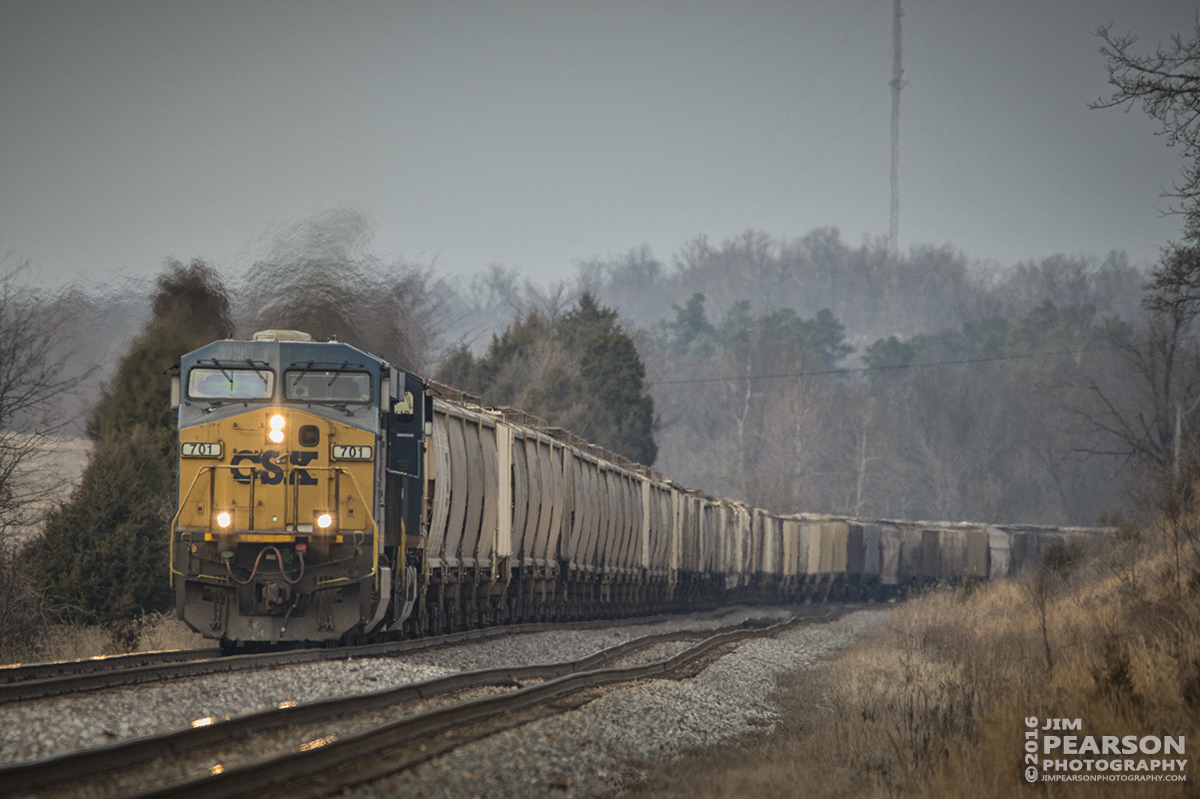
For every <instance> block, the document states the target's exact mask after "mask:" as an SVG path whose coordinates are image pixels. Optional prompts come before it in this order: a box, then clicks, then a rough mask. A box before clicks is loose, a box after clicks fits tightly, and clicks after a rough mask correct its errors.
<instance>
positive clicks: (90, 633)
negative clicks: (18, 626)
mask: <svg viewBox="0 0 1200 799" xmlns="http://www.w3.org/2000/svg"><path fill="white" fill-rule="evenodd" d="M212 645H213V642H212V641H209V640H207V639H205V638H204V637H203V636H201V635H199V634H197V633H194V632H192V631H191V630H190V629H189V628H188V626H187V625H186V624H184V623H183V622H182V621H179V620H178V619H176V618H175V617H174V616H172V615H171V614H166V613H151V614H147V615H146V616H143V617H142V618H141V619H139V620H138V621H135V622H130V623H129V625H128V626H125V627H122V628H120V629H113V628H109V627H83V626H78V625H65V624H60V625H54V626H52V627H50V628H49V629H47V630H46V631H45V632H44V634H43V635H42V636H41V637H40V638H39V639H38V640H36V641H30V642H28V644H27V645H26V646H25V647H23V648H22V651H21V652H20V653H13V654H10V656H9V659H11V660H13V661H14V662H15V661H18V660H19V661H23V662H41V661H54V660H77V659H80V658H91V657H100V656H103V655H120V654H124V653H127V652H153V651H157V650H162V649H199V648H203V647H207V646H212ZM14 655H15V657H14Z"/></svg>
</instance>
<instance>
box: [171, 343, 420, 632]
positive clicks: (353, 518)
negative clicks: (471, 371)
mask: <svg viewBox="0 0 1200 799" xmlns="http://www.w3.org/2000/svg"><path fill="white" fill-rule="evenodd" d="M426 399H427V398H426V395H425V388H424V383H423V381H422V380H420V379H419V378H417V377H416V376H415V375H411V374H407V373H404V372H401V371H400V370H397V369H395V368H393V367H391V366H389V365H388V364H387V363H385V362H384V361H381V360H380V359H378V358H376V357H374V356H372V355H368V354H367V353H365V352H362V351H361V350H358V349H356V348H354V347H351V346H349V345H347V344H343V343H339V342H316V341H313V340H312V338H311V337H310V336H308V335H307V334H304V333H298V332H295V331H282V330H278V331H263V332H261V333H257V334H255V335H254V337H253V339H252V340H250V341H218V342H215V343H213V344H209V345H208V346H206V347H203V348H201V349H199V350H196V351H195V352H191V353H189V354H187V355H185V356H184V357H183V358H182V359H181V360H180V371H179V375H178V376H177V378H175V380H174V382H173V390H172V400H173V403H175V404H177V406H178V411H179V440H178V447H179V452H178V455H179V462H178V465H179V472H178V473H179V499H178V507H177V512H176V514H175V517H174V519H173V521H172V525H171V580H172V584H173V587H174V590H175V596H176V607H177V611H178V614H179V616H180V617H181V618H183V619H184V620H185V621H186V622H187V623H188V624H189V625H190V626H191V627H192V628H193V629H195V630H196V631H198V632H200V633H202V634H204V635H206V636H209V637H213V638H219V639H221V640H222V641H226V642H242V641H260V642H279V641H336V640H339V639H343V638H345V637H354V636H357V635H362V634H367V633H379V632H381V631H383V630H385V629H387V628H398V627H399V625H401V624H402V623H403V621H404V620H405V619H406V618H407V616H408V615H409V614H410V613H411V611H412V607H413V602H414V600H415V588H416V586H415V580H416V574H417V569H416V566H415V564H416V563H418V562H419V551H420V537H419V531H420V529H421V517H422V513H423V505H424V500H423V493H422V492H423V484H422V480H421V474H422V465H423V461H424V439H425V431H426V427H427V417H426V411H427V410H432V409H431V407H430V405H429V404H428V403H427V402H426ZM409 530H412V531H414V532H416V533H418V535H414V536H409V535H407V532H408V531H409ZM410 549H411V550H412V552H411V554H410Z"/></svg>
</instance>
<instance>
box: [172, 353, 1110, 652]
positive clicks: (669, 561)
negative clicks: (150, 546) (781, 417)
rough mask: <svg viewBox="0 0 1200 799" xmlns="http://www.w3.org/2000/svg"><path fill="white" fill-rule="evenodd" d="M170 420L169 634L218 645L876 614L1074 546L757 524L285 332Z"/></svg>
mask: <svg viewBox="0 0 1200 799" xmlns="http://www.w3.org/2000/svg"><path fill="white" fill-rule="evenodd" d="M172 402H173V403H174V404H175V405H177V407H178V412H179V441H178V454H179V462H178V466H179V469H178V475H179V499H178V507H177V511H176V513H175V516H174V518H173V520H172V523H171V558H170V562H171V580H172V585H173V587H174V590H175V596H176V607H177V612H178V615H179V616H180V617H181V618H182V619H184V620H185V621H186V622H187V623H188V624H189V625H190V626H191V627H192V628H193V629H195V630H196V631H197V632H200V633H202V634H204V635H205V636H208V637H210V638H217V639H220V640H221V642H222V644H223V645H226V646H233V645H239V644H247V643H254V644H266V643H272V644H277V643H280V642H305V641H307V642H319V641H324V642H334V641H346V642H357V641H363V640H370V639H381V638H386V637H398V636H405V635H423V634H434V633H438V632H443V631H448V630H453V629H457V628H461V627H466V626H477V625H484V624H501V623H506V622H512V621H526V620H542V619H567V618H581V617H586V616H615V615H622V614H631V613H641V612H649V611H654V610H670V609H681V608H696V607H706V606H712V605H715V604H717V603H722V602H733V601H753V600H774V601H790V600H798V599H805V600H811V599H816V600H820V599H825V598H829V597H833V598H840V597H856V598H872V597H883V596H888V595H891V594H894V593H896V592H898V591H901V590H903V589H905V588H906V587H908V586H911V585H913V584H919V583H922V582H928V581H933V580H956V579H961V578H963V577H968V576H975V577H978V578H988V577H998V576H1005V575H1007V574H1010V573H1013V572H1015V571H1016V570H1018V569H1019V568H1021V566H1022V565H1024V564H1027V563H1031V562H1035V561H1037V560H1038V559H1039V558H1040V555H1041V550H1042V549H1043V548H1044V547H1045V546H1046V545H1047V544H1048V543H1050V542H1051V541H1055V540H1061V539H1062V538H1064V537H1072V536H1086V535H1089V533H1088V532H1087V531H1079V530H1058V529H1051V528H1002V527H997V526H985V525H970V524H935V525H931V524H928V523H920V522H884V521H871V520H860V519H850V518H838V517H829V516H815V515H810V514H801V515H790V516H779V515H775V514H771V513H769V512H767V511H765V510H761V509H757V508H750V507H748V506H746V505H744V504H742V503H740V502H735V501H731V500H722V499H714V498H712V497H708V496H706V495H704V494H703V493H701V492H698V491H694V490H691V489H687V488H685V487H682V486H679V485H677V484H675V483H672V482H671V481H669V480H666V479H664V478H663V477H662V475H660V474H658V473H657V472H655V471H654V470H652V469H649V468H647V467H645V466H640V465H637V464H633V463H631V462H629V461H627V460H625V459H624V458H621V457H619V456H617V455H615V454H613V453H611V452H608V451H606V450H604V449H601V448H599V447H596V446H593V445H590V444H588V443H586V442H584V441H582V440H580V439H578V438H576V437H574V436H572V435H571V434H569V433H567V432H565V431H562V430H558V429H554V428H550V427H547V426H546V424H545V423H544V422H543V421H542V420H539V419H536V418H534V417H531V416H528V415H526V414H524V413H522V412H520V411H517V410H513V409H509V408H486V407H481V406H480V405H479V404H478V402H477V400H476V398H472V397H471V396H470V395H465V394H462V393H461V392H457V391H455V390H453V389H450V388H448V387H445V386H441V385H440V384H437V383H435V382H433V381H428V380H425V379H422V378H420V377H418V376H417V375H415V374H412V373H409V372H405V371H403V370H401V369H398V368H396V367H395V366H393V365H390V364H388V363H386V362H384V361H382V360H380V359H379V358H376V357H374V356H372V355H369V354H367V353H365V352H363V351H361V350H359V349H356V348H355V347H352V346H349V345H347V344H344V343H340V342H336V341H328V342H317V341H313V340H312V338H311V337H310V336H308V335H307V334H304V333H298V332H296V331H286V330H269V331H263V332H261V333H256V334H255V335H254V336H253V339H252V340H250V341H218V342H215V343H213V344H209V345H208V346H206V347H202V348H201V349H199V350H196V351H195V352H191V353H189V354H187V355H185V356H184V357H183V358H182V359H181V360H180V364H179V372H178V374H177V375H175V376H174V377H173V382H172Z"/></svg>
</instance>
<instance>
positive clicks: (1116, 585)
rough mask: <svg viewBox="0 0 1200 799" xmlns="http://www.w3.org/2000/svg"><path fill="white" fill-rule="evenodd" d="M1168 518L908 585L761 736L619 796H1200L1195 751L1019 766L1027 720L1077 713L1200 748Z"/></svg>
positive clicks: (1193, 670) (1185, 602)
mask: <svg viewBox="0 0 1200 799" xmlns="http://www.w3.org/2000/svg"><path fill="white" fill-rule="evenodd" d="M1178 533H1179V531H1178V530H1176V531H1174V532H1173V531H1172V530H1169V529H1158V530H1155V531H1150V532H1147V533H1142V534H1139V533H1137V532H1136V531H1133V530H1125V531H1123V533H1122V534H1121V536H1119V537H1118V540H1117V542H1115V543H1113V544H1112V545H1111V546H1106V547H1104V548H1102V550H1101V551H1099V552H1096V553H1092V554H1091V555H1090V556H1089V557H1088V558H1086V559H1083V558H1078V559H1073V557H1070V556H1071V555H1073V554H1074V553H1066V554H1067V555H1068V556H1069V557H1066V558H1062V557H1061V556H1062V555H1063V554H1064V553H1057V554H1058V555H1059V556H1060V557H1058V558H1052V559H1051V561H1050V562H1051V564H1052V565H1057V566H1058V568H1057V569H1053V568H1046V569H1043V571H1042V572H1041V573H1039V574H1036V575H1030V576H1027V577H1026V578H1024V579H1022V580H1020V581H1010V582H1005V583H998V584H992V585H982V586H967V587H958V588H940V589H935V590H931V591H928V592H926V593H924V594H923V595H922V596H920V597H917V598H914V599H911V600H909V601H907V602H905V603H903V604H902V605H901V606H899V607H898V608H897V610H896V613H895V614H894V616H893V618H892V620H891V621H890V622H889V623H888V624H887V625H884V626H882V627H880V628H875V629H873V630H871V631H869V632H868V633H867V634H865V635H864V636H863V638H862V639H860V641H859V642H857V643H856V644H855V645H854V646H852V647H850V648H849V649H847V650H845V651H844V652H842V653H841V654H840V655H837V656H835V657H833V658H832V659H830V660H828V661H827V662H825V663H823V664H821V665H820V666H819V667H818V668H816V669H812V670H805V671H798V672H795V673H792V674H789V675H787V676H785V677H784V678H783V679H781V681H780V685H779V692H778V695H777V702H778V706H779V708H780V717H779V720H778V723H777V724H776V727H775V730H774V732H773V733H772V734H771V735H766V734H762V735H753V736H747V737H745V738H743V739H741V740H738V741H736V742H734V743H733V744H731V745H729V746H726V747H722V748H719V749H716V750H712V749H705V750H703V751H696V752H691V753H687V754H685V755H684V756H683V757H682V758H679V759H677V760H675V761H673V762H666V763H651V764H642V765H641V768H640V770H641V771H643V772H645V773H648V775H649V776H648V779H647V780H645V781H644V782H641V783H639V784H637V785H632V786H629V788H628V789H627V793H628V795H630V796H639V797H640V796H655V797H668V796H672V797H673V796H679V797H789V799H792V798H794V797H806V798H807V797H910V796H914V797H915V796H919V797H934V798H935V799H936V798H938V797H960V796H971V797H996V798H997V799H1000V798H1001V797H1004V798H1007V797H1016V796H1061V797H1076V796H1078V797H1125V796H1155V797H1160V796H1161V797H1174V796H1195V795H1200V790H1198V789H1197V788H1196V787H1195V783H1194V782H1192V781H1191V780H1194V779H1200V772H1198V770H1197V766H1196V758H1195V756H1194V754H1193V751H1192V749H1190V748H1189V749H1185V752H1186V755H1184V756H1183V757H1185V758H1186V759H1187V761H1188V763H1187V766H1186V769H1185V770H1184V772H1183V773H1184V774H1186V775H1187V777H1188V779H1189V781H1188V782H1182V783H1180V782H1171V783H1168V782H1154V783H1131V782H1074V783H1067V782H1056V783H1039V784H1037V785H1028V784H1026V782H1025V780H1024V778H1023V776H1022V772H1023V770H1024V769H1025V768H1026V765H1025V763H1024V762H1023V757H1024V755H1025V751H1024V749H1023V746H1024V743H1025V732H1026V731H1027V730H1029V729H1030V728H1029V727H1027V726H1026V723H1025V719H1026V717H1032V716H1036V717H1037V718H1038V719H1039V725H1040V722H1041V720H1044V719H1047V718H1064V719H1080V720H1081V721H1082V729H1081V731H1080V732H1079V733H1074V734H1076V735H1078V736H1085V735H1093V736H1096V739H1097V741H1099V740H1100V737H1099V736H1101V735H1116V736H1126V735H1137V736H1138V737H1139V738H1140V737H1141V736H1143V735H1155V736H1163V735H1170V736H1173V737H1177V736H1186V741H1187V744H1188V745H1189V746H1191V747H1193V748H1194V747H1196V746H1197V745H1200V737H1197V733H1200V730H1198V729H1197V719H1198V711H1200V572H1198V571H1197V570H1196V568H1195V563H1196V558H1195V556H1194V553H1193V552H1192V551H1191V547H1190V546H1184V545H1186V544H1188V542H1187V541H1182V542H1181V549H1180V557H1179V560H1178V561H1177V560H1176V553H1175V548H1174V544H1175V543H1176V541H1177V540H1178V539H1177V536H1178ZM1185 548H1186V549H1187V550H1188V553H1189V554H1188V555H1186V556H1185V555H1184V554H1183V550H1184V549H1185ZM1150 552H1154V553H1157V554H1153V555H1151V554H1148V553H1150ZM1040 734H1044V735H1050V734H1053V733H1040ZM1070 734H1073V733H1070V732H1066V733H1059V735H1070ZM1058 757H1059V758H1065V759H1071V758H1066V756H1063V755H1059V756H1058ZM1083 757H1093V756H1092V755H1086V756H1083ZM1124 757H1132V758H1136V759H1140V758H1146V759H1147V760H1149V759H1150V758H1152V757H1154V756H1152V755H1140V754H1139V755H1132V756H1131V755H1125V756H1124ZM1175 757H1176V758H1178V757H1180V756H1178V755H1176V756H1175ZM1042 759H1043V756H1042V755H1041V754H1039V756H1038V761H1039V764H1038V768H1039V771H1040V770H1041V760H1042ZM1048 773H1053V771H1051V772H1048Z"/></svg>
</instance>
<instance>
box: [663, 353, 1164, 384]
mask: <svg viewBox="0 0 1200 799" xmlns="http://www.w3.org/2000/svg"><path fill="white" fill-rule="evenodd" d="M1130 346H1133V347H1138V346H1141V345H1140V344H1133V345H1125V346H1121V345H1112V346H1109V347H1091V348H1077V349H1071V350H1055V351H1053V352H1031V353H1026V354H1024V355H997V356H994V357H991V358H964V359H963V360H958V361H927V362H925V363H906V364H896V365H894V366H861V367H858V368H857V369H821V370H814V371H809V372H790V373H786V374H777V375H730V376H727V377H695V378H690V379H687V380H659V381H658V382H657V383H654V385H657V386H668V385H681V384H684V383H720V382H723V381H726V380H776V379H782V378H788V377H820V376H823V375H849V374H860V373H865V372H890V371H896V370H898V369H922V368H925V367H927V366H955V365H960V364H972V363H991V362H993V361H1020V360H1024V359H1026V358H1050V357H1053V356H1055V355H1080V354H1082V353H1085V352H1104V351H1106V350H1123V349H1128V348H1129V347H1130Z"/></svg>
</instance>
